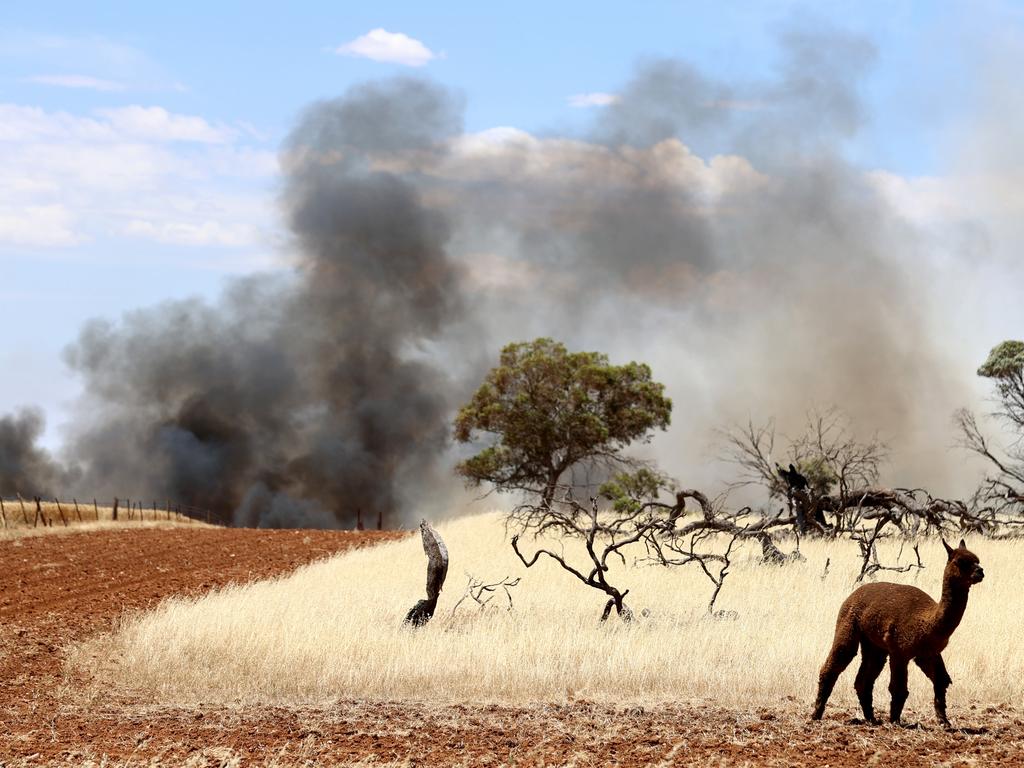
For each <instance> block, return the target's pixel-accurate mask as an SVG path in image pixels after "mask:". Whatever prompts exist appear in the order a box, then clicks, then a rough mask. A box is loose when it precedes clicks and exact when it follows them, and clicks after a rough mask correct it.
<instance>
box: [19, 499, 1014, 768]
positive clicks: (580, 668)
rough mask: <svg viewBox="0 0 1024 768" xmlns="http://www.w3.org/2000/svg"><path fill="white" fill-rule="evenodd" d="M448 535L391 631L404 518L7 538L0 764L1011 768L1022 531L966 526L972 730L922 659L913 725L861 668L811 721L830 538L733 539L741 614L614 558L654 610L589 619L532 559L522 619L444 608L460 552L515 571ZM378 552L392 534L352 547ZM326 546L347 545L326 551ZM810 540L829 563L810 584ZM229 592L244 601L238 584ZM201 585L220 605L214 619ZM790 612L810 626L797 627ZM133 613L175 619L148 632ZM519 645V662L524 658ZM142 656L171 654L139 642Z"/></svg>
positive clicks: (480, 528)
mask: <svg viewBox="0 0 1024 768" xmlns="http://www.w3.org/2000/svg"><path fill="white" fill-rule="evenodd" d="M442 531H443V533H444V534H445V536H446V537H447V538H448V541H449V544H450V545H451V547H452V549H453V564H452V571H451V575H450V578H449V585H448V589H447V590H446V592H445V593H444V594H443V595H442V602H441V606H440V612H439V614H438V616H437V617H435V620H434V621H433V622H432V623H431V624H430V625H428V626H427V627H426V628H425V629H423V630H421V631H411V630H408V629H401V628H399V627H398V624H399V622H400V620H401V618H402V616H403V615H404V612H405V611H406V610H407V608H408V606H409V605H411V603H412V602H414V601H415V600H416V599H417V598H418V597H420V596H421V594H422V590H423V586H424V585H423V575H424V574H423V571H424V556H423V553H422V551H421V549H420V546H419V542H418V540H416V539H414V538H413V537H411V536H409V535H408V534H407V533H401V532H388V531H384V532H376V531H363V532H354V531H262V530H245V529H230V528H215V527H210V528H207V527H205V526H201V527H194V528H189V527H185V526H178V527H172V528H147V527H139V528H132V527H128V526H125V527H122V528H119V529H116V530H110V529H108V530H94V531H89V532H82V533H80V534H78V535H74V536H35V537H28V538H19V539H14V540H8V541H2V540H0V586H2V589H0V712H3V727H2V728H0V765H3V766H5V768H6V767H10V768H22V767H23V766H24V767H25V768H28V766H33V767H34V766H40V765H45V766H82V765H89V766H119V767H121V766H123V767H124V768H128V766H132V768H134V767H135V766H146V768H156V767H157V766H182V765H187V766H193V767H194V768H200V767H201V766H209V767H211V768H212V767H214V766H217V767H226V766H276V767H277V768H290V767H291V766H300V765H301V766H310V765H317V766H320V765H324V766H357V765H358V766H364V765H377V766H380V765H385V766H416V765H430V766H478V765H490V766H512V765H515V766H517V767H522V766H567V765H572V766H590V765H617V766H638V767H639V766H648V765H664V766H675V765H693V766H717V767H718V768H723V767H724V766H787V767H791V766H822V765H829V766H832V767H833V768H854V767H856V768H860V766H864V765H896V764H898V765H900V766H901V768H916V767H917V766H921V767H922V768H923V767H924V766H935V765H944V766H978V765H995V764H999V765H1020V764H1022V763H1024V709H1022V708H1021V707H1020V706H1019V696H1017V694H1016V691H1017V690H1018V686H1019V683H1018V682H1017V678H1018V677H1019V674H1016V673H1017V672H1018V667H1017V666H1015V664H1016V663H1017V662H1016V654H1015V652H1014V650H1013V644H1014V643H1015V642H1016V640H1017V632H1018V622H1017V621H1016V617H1015V615H1014V613H1013V608H1014V605H1015V603H1014V602H1013V600H1014V598H1015V596H1014V595H1013V593H1012V584H1013V578H1012V577H1011V576H1010V575H1009V574H1013V573H1016V571H1015V570H1014V553H1015V552H1016V551H1017V549H1018V547H1017V545H1016V544H1013V543H993V542H985V541H979V542H977V543H976V549H977V550H978V552H979V554H980V555H981V556H982V558H983V560H984V562H985V565H986V570H987V572H988V573H989V576H988V578H986V580H985V582H984V583H983V584H982V585H981V587H979V588H978V590H977V591H976V593H975V599H974V601H972V605H971V606H970V607H969V609H968V613H967V620H966V622H965V624H964V626H963V628H962V629H961V631H960V632H959V633H957V635H955V636H954V638H953V644H952V646H951V647H950V649H949V652H948V653H947V656H948V657H949V659H950V667H951V670H952V672H953V676H954V677H955V678H957V679H956V682H955V683H954V686H953V688H952V690H951V692H950V694H951V707H950V715H951V717H952V719H953V722H954V724H955V725H956V726H959V727H962V728H963V730H955V731H952V732H947V731H944V730H942V729H941V728H938V727H936V724H935V722H934V718H933V717H932V716H931V712H930V707H928V706H927V705H926V704H924V699H926V698H927V696H926V693H925V691H924V690H923V688H924V687H925V686H924V681H923V680H921V679H920V675H918V674H917V673H916V671H915V672H914V673H913V675H914V677H913V678H912V679H911V686H912V688H913V689H914V692H915V697H914V702H915V707H913V708H911V709H910V710H909V711H908V712H907V713H906V714H907V716H908V718H910V719H911V720H912V721H913V720H919V722H920V727H916V728H910V729H903V728H898V727H893V726H888V725H885V726H881V727H877V728H871V727H866V726H864V725H863V724H857V723H856V722H853V721H851V719H850V718H851V715H853V714H854V708H853V705H852V697H850V696H849V690H848V689H849V687H850V686H851V684H852V683H851V680H850V677H851V673H849V672H848V673H847V676H846V677H845V678H844V679H843V680H842V681H841V682H840V688H841V689H843V692H842V695H841V696H839V697H838V698H837V701H836V705H835V706H834V707H830V709H829V711H828V712H827V713H826V716H825V719H824V720H823V721H822V722H814V723H812V722H809V720H808V712H807V710H808V706H809V703H810V698H811V696H812V694H813V681H814V674H815V670H816V669H817V666H818V664H819V663H820V659H819V658H817V654H818V652H819V651H821V652H823V648H824V646H825V645H827V642H828V633H829V631H830V625H831V622H832V619H833V614H834V610H835V607H836V604H837V603H838V600H839V599H840V598H841V596H842V595H843V593H844V592H845V590H846V589H847V587H848V585H847V584H846V582H847V581H849V579H850V578H851V576H850V573H845V574H844V573H843V572H842V570H837V567H836V565H835V563H836V562H837V560H836V550H835V549H832V550H827V548H826V547H825V546H823V545H814V546H810V545H807V546H805V547H804V549H805V550H807V551H808V554H809V555H810V560H809V561H808V562H807V563H805V564H803V565H799V566H796V568H795V570H793V571H788V570H775V569H767V570H766V569H764V568H762V567H761V566H755V565H754V564H753V562H748V561H747V560H746V558H747V557H750V556H751V555H752V553H745V554H744V557H743V558H741V560H742V562H738V563H737V565H736V574H735V575H736V579H735V581H734V582H732V584H733V586H736V585H739V586H742V587H744V589H747V590H751V591H752V593H751V594H746V593H744V591H742V590H740V589H739V588H736V589H732V590H731V589H730V583H729V582H727V586H726V589H725V590H724V591H723V593H722V597H721V601H720V602H721V607H722V608H724V609H726V610H735V611H737V612H738V614H739V615H738V618H737V619H736V620H735V621H715V620H710V619H706V618H704V617H703V611H704V604H705V601H706V598H707V594H708V585H707V584H706V583H705V582H704V581H702V579H700V578H697V577H696V574H690V573H688V572H679V573H676V574H675V575H674V576H673V577H672V579H673V580H670V581H668V582H662V581H660V580H661V579H663V578H665V575H666V572H664V571H647V570H646V569H643V570H636V571H633V572H630V573H626V574H624V575H625V577H626V578H627V579H628V583H629V585H630V586H632V587H633V588H634V593H632V594H631V596H632V597H635V600H634V602H633V605H634V607H635V608H636V609H637V610H638V611H640V610H642V609H643V608H645V607H647V608H648V611H649V615H648V616H646V617H642V619H641V620H640V621H638V622H637V623H636V624H635V625H634V626H633V627H628V628H627V627H623V626H622V625H620V624H618V623H614V624H609V625H607V626H606V627H603V628H602V627H600V626H598V625H597V622H596V615H597V612H598V611H599V610H600V607H601V603H602V601H601V599H600V597H598V596H596V595H594V594H591V593H590V592H589V591H588V590H585V589H582V588H580V587H579V586H578V585H576V584H573V583H572V582H571V581H569V580H568V577H567V576H566V575H565V574H563V573H562V572H561V571H556V570H549V568H548V567H542V568H541V569H539V570H531V571H529V572H527V573H526V578H525V579H524V580H523V582H522V584H521V586H520V587H517V588H516V591H517V592H518V594H517V595H516V609H515V611H514V612H513V613H512V614H507V613H502V612H501V611H500V610H499V611H496V612H494V613H493V614H491V615H487V614H485V615H477V614H476V609H475V608H474V609H473V610H472V611H467V610H466V605H465V604H464V605H463V606H462V607H461V608H459V610H458V612H457V613H456V614H455V615H454V616H451V615H450V614H451V611H452V608H453V606H454V604H455V602H456V601H457V599H458V597H459V596H460V593H461V587H462V583H463V582H462V581H461V578H460V577H461V575H462V574H461V570H460V569H463V568H473V569H474V572H475V573H476V574H477V575H478V576H480V577H488V578H499V577H500V576H502V575H504V574H505V572H506V569H507V570H508V572H509V573H517V572H519V573H521V572H522V571H521V565H519V564H517V561H513V560H509V559H507V553H506V552H505V548H506V547H507V544H505V543H503V536H502V532H501V530H500V525H499V524H498V520H497V518H496V517H493V516H491V517H485V518H480V519H476V520H469V521H463V522H459V523H452V524H450V525H448V526H443V527H442ZM391 542H399V543H398V545H397V546H396V545H394V544H392V543H391ZM371 545H375V546H378V547H383V549H382V550H380V552H379V553H378V552H376V551H374V550H372V549H360V550H359V551H355V552H353V551H352V550H353V548H366V547H369V546H371ZM819 550H820V551H819ZM826 551H828V552H830V554H825V553H826ZM339 552H347V553H351V554H346V555H345V556H343V557H340V558H337V557H335V559H333V560H327V561H320V562H319V563H315V561H317V560H318V559H319V558H323V557H332V556H335V555H337V554H338V553H339ZM370 554H372V555H373V556H372V557H366V555H370ZM378 554H380V555H381V557H378ZM924 554H925V558H926V562H927V563H928V564H929V569H928V571H926V573H925V575H924V576H922V577H921V579H920V581H921V583H922V584H924V583H925V582H932V581H933V580H936V579H937V577H938V574H937V565H938V564H936V563H933V562H932V561H931V558H932V557H933V556H935V555H937V554H938V550H937V547H936V546H932V545H929V546H928V547H926V548H925V551H924ZM822 556H826V557H828V556H831V557H832V559H833V566H832V567H831V568H830V572H829V575H828V577H827V578H826V579H825V580H824V581H822V580H821V578H820V576H821V573H822V570H823V567H822V566H823V561H822V560H821V557H822ZM846 556H847V557H848V559H847V561H846V565H844V566H842V568H843V569H846V568H847V567H848V566H850V567H849V571H850V572H851V573H852V570H853V569H852V556H850V554H849V552H847V555H846ZM310 563H314V564H313V565H309V564H310ZM300 566H306V567H304V568H303V570H300V571H299V572H298V573H296V572H295V570H294V569H295V568H297V567H300ZM515 569H519V570H518V571H517V570H515ZM289 574H293V575H292V576H289ZM691 577H692V580H691ZM268 579H277V580H276V581H268ZM310 579H312V581H310ZM833 580H835V581H834V582H833ZM239 584H248V585H249V586H241V587H239V586H231V585H239ZM815 584H818V585H821V586H820V589H822V590H823V592H822V593H821V594H820V595H818V592H817V591H816V590H817V589H819V587H816V586H815ZM296 585H298V587H299V588H300V593H299V594H297V595H296V594H295V591H294V588H295V587H296ZM926 586H928V588H929V591H933V592H934V589H933V587H932V584H931V583H929V584H927V585H926ZM528 587H529V588H530V589H529V590H528V589H527V588H528ZM267 589H269V590H270V591H269V592H267V591H266V590H267ZM253 590H255V591H253ZM277 590H280V594H279V595H278V596H276V597H274V595H275V592H276V591H277ZM530 590H532V592H531V591H530ZM563 590H568V591H563ZM211 595H212V597H211ZM261 595H263V596H266V595H270V596H272V597H273V599H271V600H269V601H268V602H266V603H265V604H264V603H262V602H261V601H262V600H263V599H264V597H261ZM240 596H242V597H243V598H245V599H250V598H251V602H250V603H248V604H246V603H245V599H243V601H242V603H241V604H238V603H237V601H235V602H232V598H238V597H240ZM758 596H760V598H759V597H758ZM996 599H1003V600H1004V603H1003V606H1002V609H1001V610H1000V609H996V607H995V606H994V603H993V601H995V600H996ZM211 601H213V602H216V601H220V603H219V604H218V605H219V606H220V608H223V609H225V610H227V609H229V608H230V611H228V612H226V613H221V614H218V615H217V616H216V617H215V619H216V621H214V622H212V623H211V622H210V621H209V619H210V616H212V615H214V614H213V613H211V612H209V611H208V609H209V608H210V606H211ZM225 601H226V602H225ZM832 603H835V604H832ZM986 604H987V605H988V609H989V610H990V611H991V615H990V616H988V617H985V616H983V615H982V610H979V606H981V607H982V608H984V607H985V605H986ZM816 606H817V607H816ZM247 611H248V612H249V613H247ZM214 613H216V612H214ZM815 614H820V615H815ZM786 615H792V616H797V617H799V620H800V621H803V622H809V623H807V624H806V626H801V625H799V624H798V623H796V622H795V621H794V623H792V624H790V625H787V624H786V621H785V616H786ZM246 617H248V618H246ZM193 620H194V621H195V622H196V624H195V625H194V626H192V627H185V626H183V625H182V622H183V621H193ZM168 621H170V624H166V622H168ZM245 621H248V624H245V623H244V622H245ZM161 622H164V624H163V625H162V624H161ZM217 622H220V623H219V624H218V623H217ZM147 625H148V626H149V629H150V630H152V631H156V632H164V633H165V634H166V636H165V637H157V638H156V641H155V642H154V641H153V638H152V637H150V636H148V635H147V634H146V631H144V630H145V629H146V627H147ZM744 632H749V633H750V637H749V640H748V639H747V638H745V637H744V634H743V633H744ZM132 633H136V634H132ZM332 633H333V636H332ZM229 634H235V635H237V637H236V638H235V639H234V640H232V639H231V638H229V637H228V635H229ZM133 642H137V643H143V642H145V643H152V644H151V645H149V646H147V647H145V648H143V647H142V646H140V647H139V648H133V647H131V644H132V643H133ZM175 643H179V645H178V646H177V647H175ZM986 643H987V644H988V651H987V652H986V651H985V649H984V646H985V644H986ZM819 645H820V646H822V647H821V648H820V649H819V648H818V647H817V646H819ZM523 648H525V649H526V651H527V652H528V653H531V654H532V656H529V657H527V658H522V659H516V658H515V656H514V654H516V653H519V652H520V649H523ZM150 652H152V653H158V654H160V657H159V658H157V659H154V660H150V661H147V660H145V659H142V658H140V654H141V653H150ZM118 654H120V656H119V655H118ZM261 655H262V656H263V658H259V656H261ZM588 656H589V658H588ZM646 656H649V657H650V659H651V660H652V661H650V662H649V661H647V660H646V659H645V657H646ZM606 657H607V658H606ZM709 659H710V660H712V661H713V662H715V663H718V665H719V666H718V668H717V669H714V668H712V667H711V664H710V663H709V662H708V660H709ZM159 664H166V665H168V668H167V669H164V670H161V669H158V668H157V667H158V666H159ZM801 664H803V665H804V666H800V665H801ZM1000 664H1001V665H1003V667H1004V668H1003V669H1000V668H998V667H999V665H1000ZM531 665H532V666H531ZM971 672H974V673H977V674H978V679H977V680H976V681H974V682H971V681H968V680H965V676H966V675H967V674H969V673H971ZM133 673H138V674H140V675H143V676H142V677H140V678H139V679H138V680H132V679H131V678H130V675H131V674H133ZM317 674H320V675H323V676H324V677H325V680H324V681H322V682H321V681H318V680H317V679H316V676H317ZM231 675H235V676H236V679H235V680H233V681H232V680H231V679H230V676H231ZM203 676H209V678H210V679H209V680H208V681H204V680H203V679H201V678H202V677H203ZM417 676H418V680H419V681H420V682H419V687H418V688H417V687H415V685H414V683H415V681H416V679H417ZM177 677H180V678H181V679H180V681H178V682H175V681H174V678H177ZM289 677H294V678H295V681H294V682H293V683H288V682H287V680H288V678H289ZM460 678H465V679H460ZM748 678H749V679H748ZM770 679H776V680H778V681H779V682H778V690H770V683H768V682H766V680H770ZM617 680H618V681H621V680H626V681H627V682H628V681H630V680H632V681H633V682H632V683H629V684H630V685H632V686H633V689H632V691H630V690H625V691H624V692H623V694H622V695H621V696H619V695H618V694H617V692H616V691H615V690H614V686H615V685H618V684H619V683H618V682H617ZM566 681H574V682H573V685H574V686H575V687H574V688H572V689H570V688H569V686H568V685H566V684H565V683H566ZM581 681H582V682H581ZM530 683H534V684H537V685H538V686H540V687H538V688H537V690H536V692H535V691H533V690H525V689H526V688H527V687H528V684H530ZM563 685H564V686H565V689H564V690H562V686H563ZM545 686H546V687H545ZM478 687H479V690H477V688H478ZM880 688H884V681H883V682H882V683H881V684H880ZM648 691H650V695H648ZM787 691H792V692H793V693H789V692H787ZM879 694H880V697H883V696H884V691H880V692H879ZM719 696H721V697H722V701H718V700H717V698H718V697H719ZM505 701H507V702H516V701H518V702H520V703H500V702H505ZM758 701H761V702H764V703H760V704H759V703H758ZM175 702H177V703H175ZM1007 704H1009V705H1010V706H1006V705H1007Z"/></svg>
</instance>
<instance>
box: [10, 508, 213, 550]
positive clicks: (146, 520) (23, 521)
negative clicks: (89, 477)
mask: <svg viewBox="0 0 1024 768" xmlns="http://www.w3.org/2000/svg"><path fill="white" fill-rule="evenodd" d="M39 506H40V508H41V510H40V511H41V512H42V514H41V515H39V514H37V512H36V505H35V502H33V501H31V500H27V501H24V502H21V503H19V502H18V501H10V500H5V501H4V516H3V520H2V523H0V541H4V540H10V539H18V538H23V537H25V536H48V535H54V534H64V533H80V532H83V531H99V530H108V529H112V528H122V527H132V528H165V527H174V526H179V525H196V526H198V525H206V523H201V522H199V521H198V520H194V519H192V518H190V517H187V516H186V515H182V514H178V513H177V512H174V511H170V512H169V511H167V510H166V509H157V510H154V509H152V508H143V509H142V510H141V511H140V510H138V509H135V510H133V511H132V513H131V515H129V514H128V510H127V508H121V509H119V510H118V518H117V520H115V519H114V508H113V507H111V506H93V504H92V502H89V503H80V504H79V505H78V507H77V508H76V507H75V505H74V504H73V503H68V502H64V501H62V502H61V503H60V505H59V506H58V504H57V503H56V502H53V501H44V502H41V503H40V505H39Z"/></svg>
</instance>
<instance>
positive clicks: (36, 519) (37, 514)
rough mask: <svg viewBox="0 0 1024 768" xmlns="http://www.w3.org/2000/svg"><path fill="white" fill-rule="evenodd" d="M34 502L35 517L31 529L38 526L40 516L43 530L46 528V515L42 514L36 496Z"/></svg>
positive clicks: (41, 506) (41, 508)
mask: <svg viewBox="0 0 1024 768" xmlns="http://www.w3.org/2000/svg"><path fill="white" fill-rule="evenodd" d="M35 500H36V516H35V519H34V520H33V521H32V527H33V528H35V527H36V526H37V525H39V518H40V516H42V518H43V528H45V527H46V515H45V514H43V505H42V504H40V503H39V497H38V496H36V497H35Z"/></svg>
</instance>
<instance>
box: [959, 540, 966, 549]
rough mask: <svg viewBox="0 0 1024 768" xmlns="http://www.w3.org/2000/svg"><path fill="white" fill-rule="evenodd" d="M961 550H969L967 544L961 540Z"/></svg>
mask: <svg viewBox="0 0 1024 768" xmlns="http://www.w3.org/2000/svg"><path fill="white" fill-rule="evenodd" d="M960 549H967V542H966V541H964V540H963V539H960Z"/></svg>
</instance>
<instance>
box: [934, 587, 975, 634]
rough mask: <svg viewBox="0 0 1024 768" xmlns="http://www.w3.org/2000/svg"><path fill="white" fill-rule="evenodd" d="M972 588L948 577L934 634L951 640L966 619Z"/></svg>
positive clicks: (936, 614) (936, 612) (936, 613)
mask: <svg viewBox="0 0 1024 768" xmlns="http://www.w3.org/2000/svg"><path fill="white" fill-rule="evenodd" d="M969 591H970V586H968V585H967V584H964V583H963V582H962V581H960V580H958V579H951V578H949V577H948V576H947V577H945V578H943V580H942V600H941V601H939V604H938V605H937V606H936V609H935V620H934V625H933V627H932V632H933V633H934V634H936V635H939V636H941V637H944V638H947V639H948V638H949V636H950V635H952V634H953V630H955V629H956V628H957V627H958V626H960V620H961V619H962V618H963V617H964V611H965V610H966V609H967V594H968V592H969Z"/></svg>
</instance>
